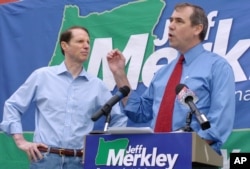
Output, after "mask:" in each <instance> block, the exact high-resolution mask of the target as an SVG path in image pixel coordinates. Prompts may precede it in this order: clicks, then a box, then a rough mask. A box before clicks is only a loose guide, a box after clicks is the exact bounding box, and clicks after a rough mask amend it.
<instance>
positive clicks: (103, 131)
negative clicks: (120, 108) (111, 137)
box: [90, 109, 111, 134]
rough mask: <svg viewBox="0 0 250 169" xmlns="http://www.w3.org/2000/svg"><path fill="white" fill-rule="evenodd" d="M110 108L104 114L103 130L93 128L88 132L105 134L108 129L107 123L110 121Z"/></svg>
mask: <svg viewBox="0 0 250 169" xmlns="http://www.w3.org/2000/svg"><path fill="white" fill-rule="evenodd" d="M110 111H111V109H110V110H109V111H108V112H106V113H105V114H104V115H105V116H106V120H105V124H104V129H103V130H93V131H91V132H90V134H105V133H107V131H108V127H109V123H110V121H111V115H110Z"/></svg>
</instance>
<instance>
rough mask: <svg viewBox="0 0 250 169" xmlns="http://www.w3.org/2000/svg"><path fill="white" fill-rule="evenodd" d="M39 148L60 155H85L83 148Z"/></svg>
mask: <svg viewBox="0 0 250 169" xmlns="http://www.w3.org/2000/svg"><path fill="white" fill-rule="evenodd" d="M38 150H40V151H42V152H49V153H54V154H58V155H60V156H77V157H82V156H83V150H75V149H63V148H53V147H51V148H44V147H38Z"/></svg>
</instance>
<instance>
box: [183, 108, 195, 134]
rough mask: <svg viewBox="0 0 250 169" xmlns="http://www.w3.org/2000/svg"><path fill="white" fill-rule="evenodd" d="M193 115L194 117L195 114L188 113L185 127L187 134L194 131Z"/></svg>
mask: <svg viewBox="0 0 250 169" xmlns="http://www.w3.org/2000/svg"><path fill="white" fill-rule="evenodd" d="M192 115H193V112H191V111H190V112H188V114H187V117H186V126H185V127H184V129H183V130H184V131H186V132H192V131H193V129H192V128H191V126H190V124H191V122H192Z"/></svg>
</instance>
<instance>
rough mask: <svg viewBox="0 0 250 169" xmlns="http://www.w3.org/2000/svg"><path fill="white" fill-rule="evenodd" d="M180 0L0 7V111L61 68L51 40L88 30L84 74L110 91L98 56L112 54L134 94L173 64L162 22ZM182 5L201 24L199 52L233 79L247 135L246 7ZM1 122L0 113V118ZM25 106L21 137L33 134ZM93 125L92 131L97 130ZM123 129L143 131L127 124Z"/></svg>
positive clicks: (44, 0)
mask: <svg viewBox="0 0 250 169" xmlns="http://www.w3.org/2000/svg"><path fill="white" fill-rule="evenodd" d="M177 2H181V1H180V0H174V1H173V0H172V1H170V0H144V1H141V0H119V1H117V0H106V1H102V0H57V1H50V0H24V1H18V2H14V3H7V4H3V5H0V107H1V108H2V107H3V104H4V101H5V100H6V99H7V98H8V97H9V96H10V95H11V94H12V93H13V92H14V91H15V90H16V89H17V88H18V87H19V86H20V85H21V84H22V83H23V82H24V81H25V79H26V78H27V77H28V75H29V74H30V73H31V72H32V71H34V70H35V69H37V68H40V67H43V66H48V65H55V64H59V63H61V61H62V60H63V56H62V55H61V54H60V48H59V44H58V38H59V35H60V33H61V31H63V30H64V29H65V28H67V27H69V26H71V25H83V26H85V27H87V28H88V29H89V31H90V36H91V46H92V50H91V55H90V57H89V60H88V62H87V63H86V64H85V67H86V69H87V71H89V72H90V73H92V74H94V75H97V76H98V77H100V78H101V79H103V81H104V82H105V83H106V84H107V85H108V87H109V88H110V90H111V91H112V90H113V89H114V86H115V83H114V80H113V77H112V75H111V72H110V71H109V68H108V65H107V62H106V54H107V52H108V51H110V50H111V49H113V48H119V49H120V50H121V51H122V52H123V53H124V55H125V56H126V57H127V61H128V62H127V75H128V78H129V80H130V82H131V85H132V87H133V89H135V90H137V91H138V92H139V93H142V92H143V91H144V90H145V88H146V87H147V86H148V85H149V83H150V81H151V79H152V77H153V74H154V73H155V72H156V71H157V70H158V69H159V68H160V67H161V66H162V65H163V64H168V63H169V62H171V61H172V59H173V58H175V57H176V54H177V52H176V50H175V49H173V48H171V47H169V45H168V36H167V33H168V24H169V20H168V18H169V16H170V15H171V13H172V11H173V7H174V5H175V4H176V3H177ZM187 2H191V3H195V4H198V5H201V6H202V7H203V8H204V9H205V11H206V13H207V17H208V20H209V28H208V33H207V36H206V39H205V41H204V46H205V48H206V49H208V50H210V51H212V52H215V53H218V54H220V55H221V56H223V57H225V58H226V59H227V60H228V62H229V63H230V64H231V66H232V67H233V70H234V74H235V83H236V89H235V97H236V118H235V124H234V128H235V129H241V128H250V123H249V121H250V112H249V110H250V104H249V100H250V94H249V93H250V82H249V75H250V56H249V55H250V51H249V46H250V31H249V27H250V22H248V20H249V18H250V12H249V10H250V3H249V1H247V0H238V1H228V0H217V1H209V2H208V1H200V0H187ZM0 119H2V111H0ZM33 119H34V111H33V107H31V108H30V109H29V110H28V112H27V114H25V115H24V116H23V126H24V127H23V128H24V130H25V131H33V130H34V122H33V121H34V120H33ZM97 126H98V125H97ZM129 126H147V124H135V123H133V122H129Z"/></svg>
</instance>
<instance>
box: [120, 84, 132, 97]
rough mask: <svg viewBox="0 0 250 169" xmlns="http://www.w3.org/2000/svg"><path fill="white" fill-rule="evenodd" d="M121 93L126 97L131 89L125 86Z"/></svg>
mask: <svg viewBox="0 0 250 169" xmlns="http://www.w3.org/2000/svg"><path fill="white" fill-rule="evenodd" d="M119 91H120V92H121V93H122V95H123V97H126V96H127V95H128V94H129V92H130V88H129V87H128V86H123V87H121V88H120V89H119Z"/></svg>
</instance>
